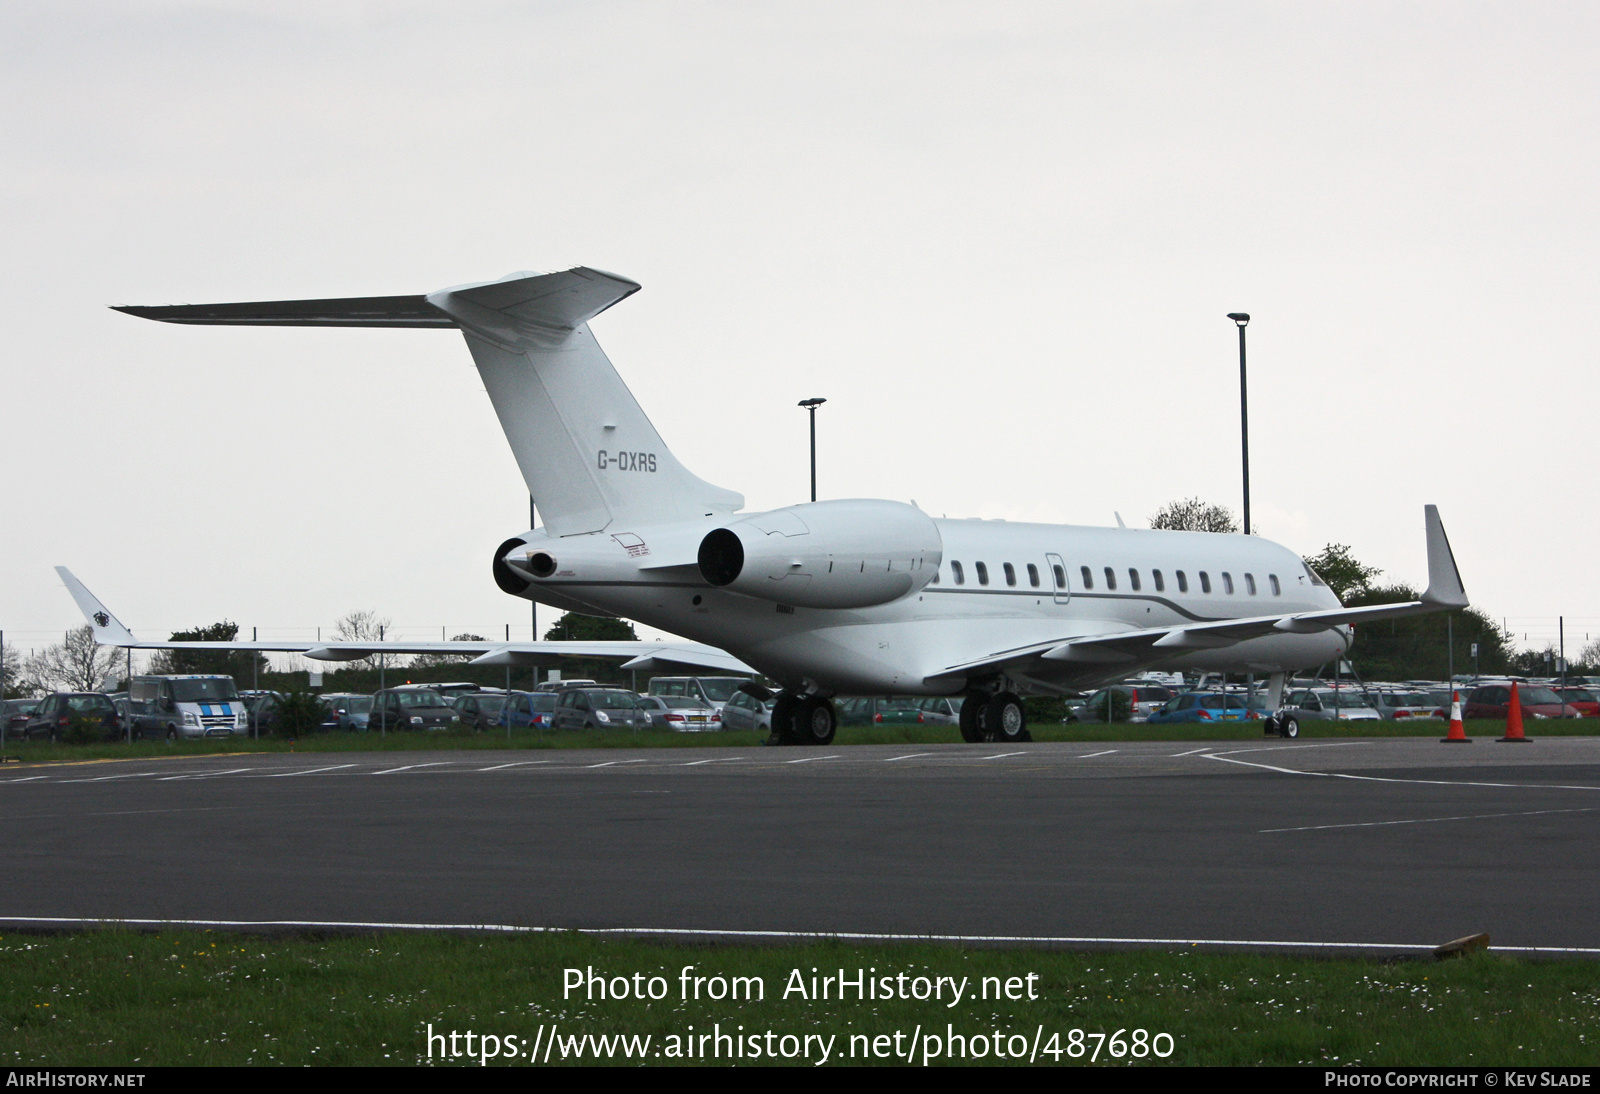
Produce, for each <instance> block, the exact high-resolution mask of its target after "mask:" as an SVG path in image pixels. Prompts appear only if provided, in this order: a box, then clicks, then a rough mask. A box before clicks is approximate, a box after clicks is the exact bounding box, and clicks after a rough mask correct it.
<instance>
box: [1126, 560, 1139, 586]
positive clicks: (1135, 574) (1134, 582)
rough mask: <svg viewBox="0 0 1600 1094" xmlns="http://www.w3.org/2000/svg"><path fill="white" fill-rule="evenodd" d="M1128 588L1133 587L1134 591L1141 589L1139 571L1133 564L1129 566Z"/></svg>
mask: <svg viewBox="0 0 1600 1094" xmlns="http://www.w3.org/2000/svg"><path fill="white" fill-rule="evenodd" d="M1128 588H1130V589H1132V590H1133V591H1134V592H1138V591H1139V571H1138V570H1135V569H1134V568H1133V567H1132V566H1129V567H1128Z"/></svg>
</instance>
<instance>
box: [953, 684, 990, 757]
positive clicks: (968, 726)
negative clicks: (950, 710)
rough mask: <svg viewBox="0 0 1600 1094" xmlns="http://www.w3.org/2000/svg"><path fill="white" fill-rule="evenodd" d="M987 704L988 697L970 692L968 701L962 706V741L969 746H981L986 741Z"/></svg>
mask: <svg viewBox="0 0 1600 1094" xmlns="http://www.w3.org/2000/svg"><path fill="white" fill-rule="evenodd" d="M987 703H988V698H987V697H986V696H983V695H979V694H978V693H977V692H970V693H968V695H967V701H966V702H964V703H962V704H961V718H960V725H961V739H962V740H963V741H966V742H967V743H968V744H973V745H975V744H981V743H982V742H983V741H984V740H986V738H985V736H984V732H983V722H984V717H983V708H984V706H985V705H986V704H987Z"/></svg>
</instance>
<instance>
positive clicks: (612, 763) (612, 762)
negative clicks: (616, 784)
mask: <svg viewBox="0 0 1600 1094" xmlns="http://www.w3.org/2000/svg"><path fill="white" fill-rule="evenodd" d="M649 762H650V761H649V760H607V761H606V762H605V763H603V764H587V765H585V766H587V767H590V768H596V767H616V766H617V765H618V764H647V763H649Z"/></svg>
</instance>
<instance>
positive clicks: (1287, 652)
mask: <svg viewBox="0 0 1600 1094" xmlns="http://www.w3.org/2000/svg"><path fill="white" fill-rule="evenodd" d="M638 289H639V285H637V284H636V283H634V282H632V281H629V280H627V279H626V278H623V277H618V276H616V275H615V274H609V273H605V272H603V271H600V270H595V269H590V268H587V267H578V268H576V269H572V270H567V271H564V272H561V273H552V274H525V273H523V274H513V275H511V276H509V277H506V278H503V279H501V280H499V281H492V282H485V283H480V284H473V285H464V286H460V287H457V288H451V289H443V290H440V291H439V292H435V293H430V294H428V295H426V296H395V297H369V298H357V299H338V300H292V301H276V302H267V303H242V304H216V305H184V306H176V307H124V308H121V309H119V310H121V311H124V312H127V313H129V314H132V315H137V316H142V317H144V318H147V319H155V320H160V321H162V322H168V323H204V324H234V325H268V326H342V327H434V328H440V327H443V328H456V329H459V330H460V331H461V332H462V333H463V335H464V336H465V337H466V341H467V347H468V349H469V350H470V351H471V353H472V357H473V359H474V361H475V362H476V364H477V367H478V371H479V373H480V375H481V376H482V378H483V383H484V387H485V388H486V389H487V391H488V394H489V398H490V400H491V401H492V402H493V404H494V409H495V412H496V414H497V415H498V416H499V419H500V424H501V426H502V428H503V429H504V431H505V434H506V438H507V440H508V441H509V442H510V444H511V450H512V453H513V455H514V456H515V458H516V460H517V463H518V465H519V466H520V468H521V470H522V474H523V478H524V479H525V480H526V482H527V485H528V491H529V493H530V495H531V496H532V497H533V498H535V499H537V503H538V511H539V513H540V515H541V516H542V518H543V524H542V525H541V526H539V527H536V528H533V529H529V530H527V531H523V532H518V533H517V534H516V535H514V536H511V537H510V538H508V539H507V540H505V542H503V543H501V544H500V546H499V547H498V548H496V550H495V552H494V556H493V559H492V571H493V575H494V580H495V581H496V582H497V583H498V584H499V586H500V588H501V589H503V590H504V591H505V592H507V593H510V594H511V595H513V596H518V597H525V598H528V599H530V600H535V601H537V602H539V603H541V604H548V605H550V606H552V607H555V608H559V609H562V610H566V611H574V612H579V613H584V614H594V615H617V616H624V617H627V618H629V619H635V620H638V621H640V622H642V623H646V624H648V625H650V626H652V627H657V628H660V629H661V630H664V631H667V632H670V633H672V634H676V635H682V636H684V638H686V639H688V641H685V642H667V643H655V644H651V645H648V646H641V645H640V644H638V643H585V644H581V649H580V648H578V647H577V645H569V644H563V643H540V642H532V643H511V642H485V643H478V644H463V643H422V644H403V643H384V644H376V643H299V644H287V645H285V644H282V643H278V644H270V645H269V644H248V643H235V644H231V645H232V646H233V647H234V648H237V647H240V646H244V647H246V648H248V647H250V646H252V645H253V646H254V648H258V649H273V650H284V649H294V650H299V651H301V652H304V653H306V654H307V655H308V656H312V657H321V658H325V659H330V660H345V659H354V658H357V657H362V656H366V655H368V654H370V653H373V652H377V651H378V650H380V649H388V650H392V651H410V652H427V651H437V650H440V649H446V648H448V649H452V650H456V651H461V652H473V653H477V654H478V655H479V656H478V658H477V661H478V663H485V664H534V663H540V661H541V659H547V658H549V657H550V656H551V655H552V654H554V653H557V652H569V653H583V654H586V655H591V656H593V655H598V654H605V655H625V656H629V657H632V658H633V660H632V661H630V662H628V664H629V665H630V666H632V667H645V668H648V667H653V666H657V665H667V664H672V665H695V666H703V667H709V668H714V669H717V670H721V671H727V670H729V669H737V668H745V667H749V668H753V669H755V670H758V671H759V672H761V673H762V674H763V675H765V676H766V677H768V678H769V679H771V680H773V681H775V682H777V683H778V684H779V685H780V687H781V689H782V690H781V691H780V692H779V694H778V699H777V702H776V705H775V707H774V711H773V725H774V727H775V734H776V735H777V736H778V737H779V738H782V739H785V740H789V741H796V742H801V743H809V744H825V743H827V742H829V741H831V740H832V739H833V735H834V729H835V726H836V715H835V712H834V708H833V704H832V702H831V697H832V696H834V695H839V694H855V695H861V694H869V695H870V694H880V695H887V694H896V695H956V694H965V696H966V699H967V701H966V702H965V703H964V704H963V706H962V717H961V732H962V735H963V737H965V738H966V739H967V740H969V741H979V740H1003V741H1017V740H1024V739H1027V725H1026V716H1025V713H1024V708H1023V703H1022V700H1021V698H1020V696H1021V695H1023V694H1027V693H1046V694H1048V693H1059V692H1062V691H1065V690H1068V689H1079V688H1085V687H1090V686H1094V685H1098V684H1101V683H1104V682H1106V681H1111V680H1118V679H1122V678H1124V677H1126V676H1128V675H1130V674H1132V673H1135V672H1139V671H1141V670H1144V669H1171V670H1182V669H1202V670H1212V671H1223V672H1250V673H1258V674H1263V675H1265V676H1266V677H1267V680H1268V691H1269V705H1270V706H1271V708H1272V709H1274V710H1276V709H1277V706H1278V702H1279V699H1280V696H1281V692H1282V686H1283V679H1284V674H1285V673H1288V672H1292V671H1294V670H1296V669H1300V668H1305V667H1309V666H1312V665H1318V664H1322V663H1325V662H1327V661H1330V660H1332V659H1334V658H1335V657H1338V656H1341V655H1343V653H1344V652H1345V651H1346V650H1347V649H1348V648H1349V644H1350V641H1351V635H1352V627H1353V626H1354V625H1355V624H1357V623H1360V622H1362V621H1366V620H1372V619H1384V618H1392V617H1395V616H1402V615H1412V614H1419V613H1424V612H1435V611H1445V610H1449V609H1454V608H1461V607H1465V606H1466V605H1467V598H1466V594H1465V592H1464V590H1463V588H1462V583H1461V578H1460V575H1459V573H1458V572H1457V569H1456V565H1455V561H1454V559H1453V558H1452V556H1451V552H1450V547H1449V544H1448V541H1447V540H1446V538H1445V533H1444V528H1443V525H1442V524H1441V523H1440V520H1439V515H1438V512H1437V510H1435V508H1434V507H1433V506H1427V507H1425V509H1424V530H1425V541H1426V546H1427V558H1428V588H1427V591H1426V592H1425V593H1424V594H1423V595H1422V598H1421V599H1420V600H1416V601H1412V602H1409V603H1405V604H1386V605H1382V606H1379V607H1368V608H1344V607H1342V606H1341V605H1340V603H1339V600H1338V598H1337V597H1336V596H1334V594H1333V593H1332V591H1330V590H1329V589H1328V587H1327V586H1326V585H1325V584H1324V583H1323V582H1322V581H1321V580H1320V579H1319V578H1318V577H1317V575H1316V574H1315V573H1313V572H1312V571H1311V570H1310V568H1308V567H1307V566H1306V564H1305V563H1304V562H1303V561H1302V560H1301V559H1300V557H1299V556H1298V555H1296V554H1295V553H1294V552H1293V551H1290V550H1289V549H1288V548H1285V547H1282V546H1279V545H1278V544H1275V543H1272V542H1269V541H1267V540H1265V539H1262V538H1260V537H1259V536H1251V535H1219V534H1211V533H1201V532H1171V531H1153V530H1150V531H1147V530H1134V529H1127V528H1095V527H1080V526H1072V525H1043V524H1018V523H1009V522H1005V521H994V520H946V519H936V518H933V517H930V516H928V515H927V514H926V513H923V512H922V511H921V510H920V509H918V508H917V507H916V506H914V505H908V504H905V503H903V502H898V501H887V500H863V499H852V500H839V501H819V502H811V503H808V504H802V505H793V506H789V507H787V508H783V509H777V510H773V511H771V512H765V513H752V514H745V513H741V512H740V510H741V509H742V508H743V505H744V499H743V497H742V496H741V495H739V494H737V493H734V492H733V491H730V490H725V489H722V488H721V487H717V486H713V485H711V484H710V483H707V482H705V481H703V480H702V479H700V478H697V477H696V476H695V475H693V474H692V473H690V472H689V471H688V469H686V468H685V467H684V466H683V465H682V464H680V463H679V462H678V461H677V460H676V459H675V458H674V457H673V455H672V453H671V452H670V451H669V450H668V449H667V447H666V445H665V444H663V443H662V440H661V437H660V435H659V434H658V433H657V432H656V430H655V427H654V426H653V425H651V423H650V420H649V419H648V418H647V417H646V416H645V414H644V411H643V410H642V409H641V408H640V407H639V404H638V403H637V402H636V401H635V400H634V398H633V395H632V393H631V392H630V391H629V390H628V388H627V387H626V385H624V384H623V382H622V379H621V377H619V376H618V374H617V372H616V370H615V369H614V368H613V367H612V364H611V362H610V360H609V359H607V357H606V355H605V354H604V353H603V352H602V351H601V349H600V346H599V345H598V343H597V342H596V341H595V339H594V336H593V334H591V333H590V330H589V321H590V320H592V319H593V318H594V317H595V316H597V315H599V314H600V313H601V312H603V311H605V310H606V309H607V308H609V307H611V305H613V304H615V303H617V302H618V301H620V300H622V299H624V298H625V297H627V296H629V295H631V294H632V293H634V292H636V291H637V290H638ZM63 578H64V579H65V580H66V581H67V584H68V587H69V589H71V590H72V592H73V595H74V596H75V597H76V598H77V600H78V602H79V604H80V606H82V607H83V609H84V611H85V614H87V615H88V616H89V617H90V618H91V620H92V621H93V622H94V624H95V626H96V628H97V630H96V633H97V634H98V635H99V636H100V637H101V640H102V641H104V642H107V643H109V644H114V645H133V646H143V647H171V646H180V645H186V644H184V643H162V642H138V641H137V640H135V639H134V638H133V636H132V634H131V633H130V632H128V630H127V628H126V627H123V626H122V625H121V624H120V623H118V622H117V621H116V620H115V619H114V618H113V617H112V616H111V615H110V613H109V612H108V611H106V610H105V608H104V606H103V605H101V604H100V603H99V602H98V601H96V600H95V599H94V598H93V597H92V596H91V595H90V594H89V593H88V591H87V590H86V589H84V588H83V586H82V584H81V583H79V582H78V581H77V580H76V579H74V578H72V576H71V575H70V574H67V573H65V572H64V571H63ZM187 645H201V644H187ZM562 647H566V648H565V649H562ZM1284 723H1285V726H1284V727H1285V728H1288V725H1289V724H1290V723H1288V721H1287V719H1285V720H1284ZM1277 724H1278V723H1277V722H1276V721H1275V722H1274V725H1275V726H1276V725H1277Z"/></svg>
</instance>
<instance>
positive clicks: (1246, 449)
mask: <svg viewBox="0 0 1600 1094" xmlns="http://www.w3.org/2000/svg"><path fill="white" fill-rule="evenodd" d="M1228 318H1229V319H1232V320H1233V321H1234V322H1235V323H1237V324H1238V326H1239V448H1240V451H1241V452H1242V453H1243V454H1244V534H1245V535H1247V536H1248V535H1249V534H1250V399H1249V396H1248V395H1247V394H1246V392H1247V390H1248V389H1247V388H1246V386H1245V382H1244V329H1245V327H1247V326H1249V325H1250V315H1249V313H1248V312H1242V311H1231V312H1229V313H1228Z"/></svg>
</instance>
